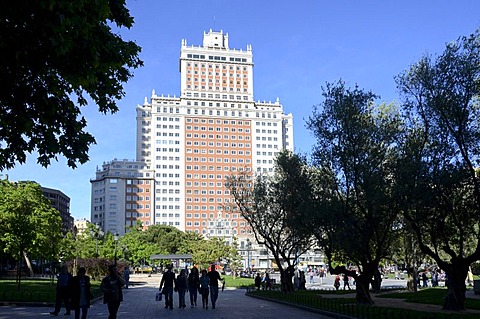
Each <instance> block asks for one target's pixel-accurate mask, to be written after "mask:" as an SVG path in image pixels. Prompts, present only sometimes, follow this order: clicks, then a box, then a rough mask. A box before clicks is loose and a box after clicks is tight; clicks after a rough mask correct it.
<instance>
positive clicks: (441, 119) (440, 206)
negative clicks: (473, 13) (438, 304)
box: [396, 30, 480, 310]
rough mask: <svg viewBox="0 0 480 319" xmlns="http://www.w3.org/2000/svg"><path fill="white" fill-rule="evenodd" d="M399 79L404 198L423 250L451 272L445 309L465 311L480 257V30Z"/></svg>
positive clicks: (427, 58)
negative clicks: (404, 115)
mask: <svg viewBox="0 0 480 319" xmlns="http://www.w3.org/2000/svg"><path fill="white" fill-rule="evenodd" d="M396 81H397V86H398V89H399V90H400V92H401V93H402V95H403V98H404V106H405V108H406V110H408V115H409V116H408V120H409V122H408V124H409V126H408V129H409V130H408V132H407V135H406V137H405V143H403V145H404V147H403V150H402V158H401V160H400V162H401V163H402V170H401V171H399V173H398V176H397V178H396V179H397V180H398V182H399V185H401V187H400V186H399V187H398V198H400V199H401V200H402V205H403V210H404V213H405V218H406V219H407V220H408V221H409V222H410V224H411V225H412V228H413V231H414V234H415V235H416V238H417V241H418V246H419V248H420V249H421V251H422V252H423V253H424V254H426V255H428V256H430V257H431V258H433V259H434V260H435V261H436V263H437V264H438V266H439V267H440V268H441V269H443V270H444V271H445V272H446V274H447V276H448V293H447V298H446V299H445V303H444V309H452V310H461V309H464V308H465V305H464V302H465V291H466V287H465V278H466V277H467V272H468V267H469V266H470V264H471V263H473V262H474V261H477V260H479V259H480V174H479V173H478V171H477V170H478V168H479V167H480V166H479V164H480V163H479V160H480V148H479V147H478V145H480V123H479V121H478V119H479V118H480V108H479V104H478V101H479V97H480V31H479V30H477V31H476V32H475V33H474V34H472V35H470V36H464V37H460V38H459V39H458V40H457V41H454V42H450V43H448V44H447V45H446V48H445V50H444V52H443V53H442V54H441V55H439V56H437V57H432V56H431V55H425V56H424V57H422V58H421V59H420V60H419V61H418V62H417V63H415V64H413V65H412V66H411V67H410V68H409V69H408V70H407V71H405V72H404V73H402V74H400V75H399V76H398V77H397V78H396Z"/></svg>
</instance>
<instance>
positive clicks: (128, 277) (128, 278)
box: [123, 266, 130, 289]
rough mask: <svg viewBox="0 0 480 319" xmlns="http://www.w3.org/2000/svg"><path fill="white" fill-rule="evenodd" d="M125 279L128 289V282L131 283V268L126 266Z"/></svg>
mask: <svg viewBox="0 0 480 319" xmlns="http://www.w3.org/2000/svg"><path fill="white" fill-rule="evenodd" d="M123 279H125V289H128V284H129V283H130V268H128V266H125V269H124V270H123Z"/></svg>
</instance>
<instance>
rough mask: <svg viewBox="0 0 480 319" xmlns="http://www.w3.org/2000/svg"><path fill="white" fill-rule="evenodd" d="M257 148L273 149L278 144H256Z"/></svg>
mask: <svg viewBox="0 0 480 319" xmlns="http://www.w3.org/2000/svg"><path fill="white" fill-rule="evenodd" d="M257 148H273V149H276V150H277V149H278V145H276V144H274V145H272V144H257Z"/></svg>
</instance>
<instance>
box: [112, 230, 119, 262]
mask: <svg viewBox="0 0 480 319" xmlns="http://www.w3.org/2000/svg"><path fill="white" fill-rule="evenodd" d="M113 241H114V242H115V253H114V259H113V260H114V264H115V266H116V265H117V242H118V233H115V234H114V235H113Z"/></svg>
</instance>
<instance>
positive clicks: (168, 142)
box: [155, 140, 180, 145]
mask: <svg viewBox="0 0 480 319" xmlns="http://www.w3.org/2000/svg"><path fill="white" fill-rule="evenodd" d="M155 144H162V145H180V141H178V140H155Z"/></svg>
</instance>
